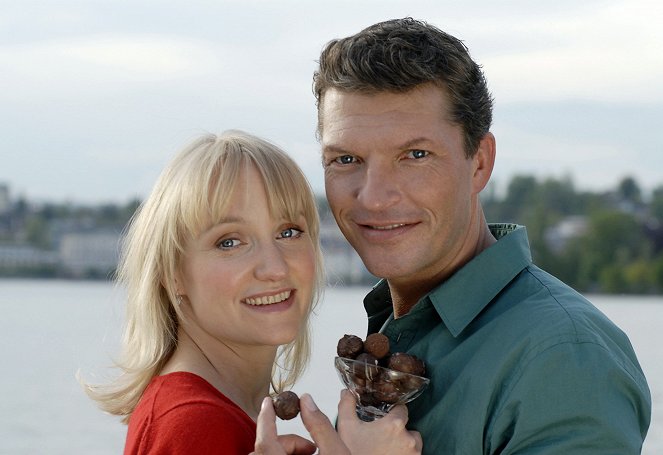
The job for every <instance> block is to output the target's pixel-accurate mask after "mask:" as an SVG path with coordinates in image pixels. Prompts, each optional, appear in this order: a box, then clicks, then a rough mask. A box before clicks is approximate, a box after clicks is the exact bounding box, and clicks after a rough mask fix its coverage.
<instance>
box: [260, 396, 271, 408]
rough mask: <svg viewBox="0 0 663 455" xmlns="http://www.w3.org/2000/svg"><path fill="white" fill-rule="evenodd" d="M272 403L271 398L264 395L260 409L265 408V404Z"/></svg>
mask: <svg viewBox="0 0 663 455" xmlns="http://www.w3.org/2000/svg"><path fill="white" fill-rule="evenodd" d="M271 404H272V399H271V398H270V397H265V398H263V399H262V404H261V405H260V409H267V406H269V405H271Z"/></svg>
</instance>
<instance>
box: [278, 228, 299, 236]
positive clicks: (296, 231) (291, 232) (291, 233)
mask: <svg viewBox="0 0 663 455" xmlns="http://www.w3.org/2000/svg"><path fill="white" fill-rule="evenodd" d="M303 232H304V231H302V230H301V229H298V228H295V227H290V228H288V229H284V230H282V231H281V234H280V235H279V238H282V239H290V238H296V237H299V236H300V235H301V234H302V233H303Z"/></svg>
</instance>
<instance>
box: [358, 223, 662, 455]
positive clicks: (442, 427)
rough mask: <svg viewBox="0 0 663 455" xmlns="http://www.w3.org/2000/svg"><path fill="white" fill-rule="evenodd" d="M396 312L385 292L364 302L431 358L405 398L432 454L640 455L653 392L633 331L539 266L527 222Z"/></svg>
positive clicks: (374, 319) (399, 344)
mask: <svg viewBox="0 0 663 455" xmlns="http://www.w3.org/2000/svg"><path fill="white" fill-rule="evenodd" d="M490 227H491V231H492V233H493V235H494V236H495V238H497V239H498V242H496V243H495V244H493V245H492V246H490V247H489V248H487V249H486V250H485V251H483V252H482V253H481V254H479V255H478V256H477V257H475V258H474V259H473V260H471V261H470V262H469V263H467V264H466V265H465V266H463V267H462V268H461V269H459V270H458V271H457V272H456V273H455V274H454V275H453V276H451V277H450V278H448V279H447V280H446V281H444V282H443V283H441V284H440V285H439V286H438V287H437V288H435V289H434V290H433V291H431V292H430V293H429V294H428V295H426V296H425V297H423V298H422V299H421V300H420V301H419V302H418V303H417V304H416V305H415V306H414V307H413V308H412V310H411V311H410V312H409V313H408V314H407V315H405V316H404V317H401V318H399V319H396V320H394V319H393V312H392V308H391V299H390V297H389V290H388V287H387V285H386V283H385V282H384V281H382V282H380V283H378V284H377V285H376V287H375V288H374V289H373V291H371V293H370V294H368V296H366V298H365V299H364V305H365V307H366V311H367V313H368V317H369V327H368V332H369V333H372V332H377V331H381V332H383V333H384V334H385V335H387V336H388V337H389V339H390V340H391V347H392V352H399V351H400V352H408V353H411V354H414V355H416V356H417V357H420V358H421V359H423V360H424V362H425V363H426V368H427V373H426V376H427V377H429V378H430V380H431V383H430V385H429V387H428V388H427V390H426V391H425V392H424V393H423V394H422V395H421V396H420V397H419V398H417V399H416V400H415V401H413V402H412V403H410V404H409V405H408V408H409V415H410V420H409V423H408V427H409V428H410V429H413V430H417V431H419V432H420V433H421V435H422V437H423V441H424V449H423V453H424V454H463V455H465V454H467V455H473V454H497V453H499V454H516V453H517V454H597V455H598V454H600V455H607V454H620V455H624V454H639V453H640V451H641V447H642V442H643V440H644V437H645V434H646V432H647V428H648V427H649V421H650V417H651V396H650V393H649V389H648V387H647V382H646V380H645V377H644V375H643V373H642V370H641V368H640V365H639V364H638V360H637V359H636V356H635V353H634V352H633V348H632V347H631V344H630V342H629V340H628V338H627V337H626V335H625V334H624V333H623V332H622V331H621V330H620V329H619V328H618V327H616V326H615V325H614V324H613V323H612V322H611V321H610V320H609V319H608V318H607V317H606V316H605V315H603V314H602V313H601V312H600V311H599V310H598V309H596V308H595V307H594V306H593V305H592V304H591V303H590V302H588V301H587V300H586V299H585V298H583V297H582V296H581V295H580V294H578V293H577V292H576V291H574V290H573V289H571V288H570V287H568V286H567V285H565V284H564V283H562V282H560V281H559V280H557V279H556V278H554V277H552V276H551V275H549V274H548V273H546V272H544V271H542V270H541V269H539V268H538V267H536V266H535V265H533V264H532V260H531V254H530V251H529V245H528V240H527V233H526V230H525V228H524V227H523V226H517V225H511V224H499V225H490Z"/></svg>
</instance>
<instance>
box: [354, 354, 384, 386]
mask: <svg viewBox="0 0 663 455" xmlns="http://www.w3.org/2000/svg"><path fill="white" fill-rule="evenodd" d="M356 361H357V363H355V370H354V374H355V376H357V377H359V378H362V379H369V380H371V379H373V378H374V377H376V376H377V375H378V371H379V370H378V359H376V358H375V356H374V355H372V354H369V353H368V352H362V353H361V354H359V355H358V356H357V359H356ZM359 362H361V363H359Z"/></svg>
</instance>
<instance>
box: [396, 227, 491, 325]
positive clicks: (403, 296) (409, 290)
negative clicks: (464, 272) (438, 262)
mask: <svg viewBox="0 0 663 455" xmlns="http://www.w3.org/2000/svg"><path fill="white" fill-rule="evenodd" d="M482 215H483V214H482ZM482 221H483V223H482V224H481V227H480V229H479V232H478V236H477V242H476V243H475V245H474V247H473V249H472V250H471V252H470V253H469V254H468V255H467V256H466V257H465V258H464V259H463V260H462V261H459V262H458V263H456V264H454V265H453V267H450V268H448V269H444V270H440V271H438V273H437V274H436V275H435V276H434V277H433V278H429V279H421V277H417V278H415V279H402V280H399V279H387V284H388V285H389V292H390V293H391V302H392V306H393V309H394V318H395V319H398V318H399V317H403V316H405V315H406V314H408V313H409V312H410V310H411V309H412V307H414V306H415V305H416V304H417V302H418V301H419V300H420V299H421V298H422V297H423V296H425V295H426V294H428V293H429V292H430V291H432V290H433V289H435V288H436V287H437V286H438V285H440V283H442V282H444V281H445V280H447V279H448V278H449V277H450V276H452V275H453V274H454V273H455V272H456V271H457V270H459V269H460V268H461V267H463V266H464V265H465V264H467V263H468V262H469V261H471V260H472V259H473V258H475V257H476V256H478V255H479V254H480V253H481V252H482V251H484V250H485V249H486V248H488V247H489V246H491V245H492V244H494V243H495V242H496V241H497V240H496V239H495V237H493V235H492V234H491V232H490V228H489V227H488V224H486V222H485V221H484V220H483V217H482Z"/></svg>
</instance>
